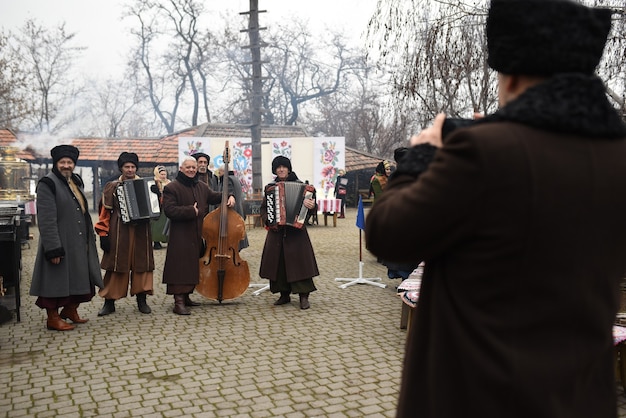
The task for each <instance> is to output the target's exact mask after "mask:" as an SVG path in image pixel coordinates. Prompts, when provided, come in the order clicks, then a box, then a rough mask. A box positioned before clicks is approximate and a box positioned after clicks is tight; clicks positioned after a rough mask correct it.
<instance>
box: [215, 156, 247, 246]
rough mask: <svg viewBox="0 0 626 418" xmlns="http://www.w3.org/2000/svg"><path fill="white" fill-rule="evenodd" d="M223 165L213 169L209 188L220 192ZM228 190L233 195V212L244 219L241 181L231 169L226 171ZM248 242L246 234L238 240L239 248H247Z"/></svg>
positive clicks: (222, 186)
mask: <svg viewBox="0 0 626 418" xmlns="http://www.w3.org/2000/svg"><path fill="white" fill-rule="evenodd" d="M224 177H225V176H224V166H223V165H222V166H220V167H219V168H218V169H217V170H215V174H214V175H213V185H212V186H211V188H212V189H213V191H214V192H218V193H222V191H223V190H224ZM226 177H227V178H228V192H229V194H232V195H233V196H234V197H235V206H234V208H233V209H235V212H237V213H238V214H239V216H241V218H242V219H243V220H244V221H245V220H246V214H245V213H244V211H243V192H242V190H241V183H239V179H238V178H237V177H236V176H235V173H234V172H233V171H229V172H228V176H226ZM216 207H217V206H215V205H211V206H210V208H211V210H214V209H215V208H216ZM249 245H250V244H249V243H248V235H247V234H246V236H245V237H244V239H242V240H241V241H239V250H243V249H244V248H248V246H249Z"/></svg>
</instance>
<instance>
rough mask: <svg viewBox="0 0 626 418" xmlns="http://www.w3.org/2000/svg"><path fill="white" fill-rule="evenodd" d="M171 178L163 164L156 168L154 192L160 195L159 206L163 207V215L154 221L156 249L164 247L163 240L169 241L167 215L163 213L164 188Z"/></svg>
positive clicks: (153, 231)
mask: <svg viewBox="0 0 626 418" xmlns="http://www.w3.org/2000/svg"><path fill="white" fill-rule="evenodd" d="M169 182H170V180H169V179H168V178H167V170H166V169H165V167H163V166H162V165H158V166H156V167H155V168H154V185H153V190H152V192H154V193H156V195H157V196H158V197H159V207H161V215H160V216H159V219H157V220H154V221H152V240H153V241H154V249H155V250H160V249H161V248H163V246H162V245H161V243H162V242H167V234H166V231H165V228H166V226H167V216H165V213H163V207H162V206H161V205H162V204H163V188H164V187H165V185H166V184H168V183H169Z"/></svg>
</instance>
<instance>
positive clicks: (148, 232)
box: [96, 176, 154, 273]
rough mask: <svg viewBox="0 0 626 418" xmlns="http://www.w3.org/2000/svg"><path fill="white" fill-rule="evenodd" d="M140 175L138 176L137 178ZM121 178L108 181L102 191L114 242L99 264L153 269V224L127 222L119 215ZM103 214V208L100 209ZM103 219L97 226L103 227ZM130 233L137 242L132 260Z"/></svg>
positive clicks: (115, 268)
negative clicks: (119, 185)
mask: <svg viewBox="0 0 626 418" xmlns="http://www.w3.org/2000/svg"><path fill="white" fill-rule="evenodd" d="M136 178H139V177H136ZM121 181H122V177H121V176H120V178H119V179H118V180H115V181H110V182H108V183H107V184H105V186H104V189H103V190H102V199H101V201H100V205H101V207H104V208H105V209H106V210H107V211H108V214H109V217H110V219H109V221H108V234H109V239H110V242H111V250H110V251H109V252H106V253H104V254H103V255H102V261H101V262H100V266H101V267H102V268H103V269H105V270H107V271H117V272H128V271H130V270H131V266H132V270H133V271H135V272H137V273H143V272H146V271H154V253H153V252H152V227H151V225H150V220H140V221H137V222H132V223H128V224H125V223H123V222H122V217H121V215H120V203H119V199H118V198H117V192H116V189H117V186H118V184H119V183H120V182H121ZM101 215H102V211H101ZM101 225H102V221H99V222H98V224H97V225H96V229H97V230H100V229H101ZM131 235H132V239H133V242H134V251H133V252H132V254H133V258H132V259H131V257H130V255H131V251H130V242H131Z"/></svg>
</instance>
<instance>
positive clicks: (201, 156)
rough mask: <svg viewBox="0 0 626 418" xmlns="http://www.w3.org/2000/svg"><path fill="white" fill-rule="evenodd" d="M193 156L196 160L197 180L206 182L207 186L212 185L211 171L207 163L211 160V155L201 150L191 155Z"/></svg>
mask: <svg viewBox="0 0 626 418" xmlns="http://www.w3.org/2000/svg"><path fill="white" fill-rule="evenodd" d="M192 157H193V158H195V159H196V161H197V162H198V173H197V174H196V176H197V177H198V180H199V181H201V182H202V183H204V184H206V185H207V186H209V187H212V186H213V173H212V172H211V170H209V164H210V162H211V157H209V156H208V155H207V154H205V153H203V152H196V153H195V154H193V155H192Z"/></svg>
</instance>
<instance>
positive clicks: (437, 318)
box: [366, 76, 626, 418]
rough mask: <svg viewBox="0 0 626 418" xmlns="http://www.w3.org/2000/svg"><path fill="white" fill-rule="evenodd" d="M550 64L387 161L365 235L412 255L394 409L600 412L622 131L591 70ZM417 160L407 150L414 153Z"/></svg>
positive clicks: (625, 178)
mask: <svg viewBox="0 0 626 418" xmlns="http://www.w3.org/2000/svg"><path fill="white" fill-rule="evenodd" d="M563 78H564V79H562V78H561V77H560V76H559V77H556V78H554V79H552V80H550V81H548V82H545V83H543V84H541V85H539V86H536V87H534V88H532V89H530V90H528V91H527V92H526V93H524V94H523V95H522V96H520V97H519V98H517V99H516V100H515V101H513V102H511V103H509V104H508V105H507V106H505V107H503V108H502V109H500V110H499V111H498V112H496V113H495V114H494V115H491V116H488V117H487V118H485V120H484V121H481V122H479V123H477V124H476V125H475V126H474V127H470V128H467V129H461V130H459V131H457V132H455V133H452V134H451V135H449V136H448V137H446V139H445V141H444V146H443V147H442V148H441V149H439V150H438V151H437V153H436V155H435V158H434V160H433V162H432V163H430V166H429V167H428V169H427V170H426V171H425V172H424V173H423V174H422V175H421V176H419V178H418V179H417V180H415V179H414V177H412V176H410V175H409V174H408V173H407V174H404V173H403V172H402V171H403V168H402V167H400V166H399V167H398V173H397V174H398V175H397V176H396V175H395V174H394V177H395V178H392V180H391V181H390V183H389V184H388V188H387V189H386V190H385V193H383V194H382V196H381V197H380V198H379V199H377V200H376V204H375V205H374V206H373V207H372V209H371V211H370V212H369V214H368V215H367V218H366V236H367V245H368V248H369V249H370V251H372V252H373V253H374V254H376V255H377V256H379V257H382V258H384V259H389V260H394V261H407V260H412V261H420V260H425V262H426V267H425V272H424V277H423V280H422V287H421V294H420V299H419V302H418V307H417V317H416V319H415V320H414V321H412V324H411V329H410V333H409V338H408V341H407V347H406V357H405V363H404V370H403V378H402V388H401V394H400V399H399V404H398V416H399V417H437V418H446V417H462V416H476V417H481V418H486V417H493V418H496V417H497V418H501V417H520V418H522V417H523V418H528V417H533V418H538V417H546V418H547V417H550V418H555V417H561V418H589V417H614V416H615V415H616V391H615V376H614V363H613V362H614V357H613V339H612V325H613V322H614V320H615V315H616V312H617V310H618V306H619V282H620V281H621V279H622V278H623V277H624V273H625V266H626V222H625V217H626V139H625V138H626V129H625V128H624V125H623V123H622V122H621V120H620V118H619V116H618V115H617V114H616V113H615V112H614V110H613V109H612V108H611V105H610V104H609V103H608V102H607V100H606V96H605V93H604V88H603V86H602V83H601V81H600V80H598V79H596V78H589V79H587V78H586V77H582V78H583V79H578V78H577V77H572V76H564V77H563ZM416 161H417V160H416Z"/></svg>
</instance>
